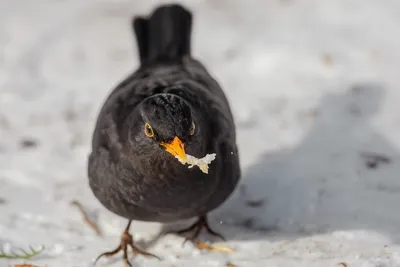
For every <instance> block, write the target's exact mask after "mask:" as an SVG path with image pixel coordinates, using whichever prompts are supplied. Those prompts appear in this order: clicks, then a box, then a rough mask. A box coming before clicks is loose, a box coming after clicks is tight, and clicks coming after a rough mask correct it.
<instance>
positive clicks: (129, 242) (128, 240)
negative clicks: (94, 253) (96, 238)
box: [94, 224, 161, 267]
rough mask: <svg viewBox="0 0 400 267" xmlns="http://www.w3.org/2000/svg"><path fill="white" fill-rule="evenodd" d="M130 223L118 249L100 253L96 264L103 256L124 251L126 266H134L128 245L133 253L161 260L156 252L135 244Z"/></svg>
mask: <svg viewBox="0 0 400 267" xmlns="http://www.w3.org/2000/svg"><path fill="white" fill-rule="evenodd" d="M129 225H130V224H128V227H127V229H126V230H125V231H124V232H123V233H122V237H121V243H120V244H119V246H118V247H117V248H116V249H114V250H112V251H109V252H104V253H102V254H100V255H99V256H98V257H97V258H96V260H95V262H94V264H96V262H97V261H98V260H99V259H100V258H101V257H103V256H105V257H111V256H113V255H115V254H117V253H118V252H120V251H123V261H124V265H125V266H126V267H128V266H129V267H132V264H131V263H130V262H129V260H128V247H131V249H132V251H133V253H135V254H141V255H143V256H146V257H153V258H156V259H159V260H161V259H160V258H159V257H158V256H156V255H154V254H151V253H149V252H147V251H145V250H142V249H140V248H138V247H137V246H136V245H135V244H134V242H133V238H132V235H131V234H130V233H129Z"/></svg>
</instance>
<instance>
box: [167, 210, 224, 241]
mask: <svg viewBox="0 0 400 267" xmlns="http://www.w3.org/2000/svg"><path fill="white" fill-rule="evenodd" d="M203 229H205V230H206V231H207V233H209V234H210V235H213V236H216V237H218V238H220V239H222V240H223V241H226V239H225V238H224V237H223V236H222V235H221V234H219V233H217V232H215V231H214V230H212V229H211V227H210V225H209V224H208V222H207V217H206V216H202V217H199V219H198V220H197V221H196V222H195V223H194V224H192V225H191V226H189V227H188V228H185V229H182V230H179V231H170V232H167V233H166V234H178V235H182V234H185V233H189V232H193V234H192V235H191V236H190V237H187V238H185V240H184V241H183V243H182V246H184V245H185V244H186V242H188V241H190V242H192V243H194V244H196V239H198V237H199V235H200V232H201V230H203ZM197 243H202V244H205V243H203V242H200V241H199V242H197ZM196 246H197V245H196ZM197 247H198V246H197ZM198 248H199V247H198ZM205 248H206V247H205V246H202V249H205Z"/></svg>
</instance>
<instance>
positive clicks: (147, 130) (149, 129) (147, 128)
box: [144, 123, 154, 137]
mask: <svg viewBox="0 0 400 267" xmlns="http://www.w3.org/2000/svg"><path fill="white" fill-rule="evenodd" d="M144 133H145V134H146V135H147V137H153V136H154V131H153V128H152V127H151V126H150V124H148V123H146V124H145V125H144Z"/></svg>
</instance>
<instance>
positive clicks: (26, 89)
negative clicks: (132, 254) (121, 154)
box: [0, 0, 400, 267]
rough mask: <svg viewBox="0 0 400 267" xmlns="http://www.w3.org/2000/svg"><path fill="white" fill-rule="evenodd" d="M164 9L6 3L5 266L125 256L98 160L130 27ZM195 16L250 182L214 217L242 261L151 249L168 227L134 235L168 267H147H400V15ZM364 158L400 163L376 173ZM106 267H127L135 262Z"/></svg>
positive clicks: (383, 8) (1, 196)
mask: <svg viewBox="0 0 400 267" xmlns="http://www.w3.org/2000/svg"><path fill="white" fill-rule="evenodd" d="M161 2H164V3H165V2H166V1H133V0H101V1H98V0H96V1H95V0H86V1H80V0H69V1H55V0H36V1H30V0H18V1H7V0H2V1H0V22H1V26H0V51H1V53H0V137H1V138H0V248H2V249H3V250H4V251H6V252H7V251H10V249H12V250H17V249H18V248H20V247H22V248H28V247H29V246H34V247H36V248H40V246H41V245H44V246H45V248H46V249H45V251H44V252H42V253H41V254H40V255H39V256H36V257H35V258H33V259H31V260H28V261H26V262H28V263H32V264H35V265H38V266H46V265H47V266H49V267H50V266H51V267H57V266H60V267H61V266H62V267H67V266H68V267H84V266H92V262H93V259H94V258H95V257H96V256H97V255H98V254H100V253H101V252H104V251H105V250H108V249H112V248H114V247H115V246H117V244H118V242H119V238H120V235H121V232H122V230H123V229H124V227H125V225H126V223H127V222H126V220H124V219H123V218H120V217H118V216H116V215H113V214H112V213H110V212H108V211H107V210H106V209H105V208H103V207H102V206H101V205H100V203H99V202H98V201H97V200H96V199H95V198H94V196H93V195H92V193H91V191H90V189H89V187H88V181H87V176H86V163H87V155H88V152H89V145H90V139H91V134H92V130H93V126H94V120H95V118H96V116H97V113H98V111H99V109H100V107H101V105H102V103H103V101H104V99H105V97H106V96H107V94H108V93H109V92H110V90H111V89H112V88H113V86H115V85H116V84H117V83H118V82H119V81H120V80H121V79H122V78H123V77H125V76H126V75H127V74H128V73H129V72H130V71H131V70H133V69H134V68H136V67H137V55H136V50H135V49H136V47H135V43H134V39H133V37H132V32H131V29H130V18H131V16H132V15H134V14H146V13H147V12H149V11H150V10H151V9H152V8H154V7H155V6H156V5H157V4H159V3H161ZM184 3H185V4H186V5H187V6H188V7H190V8H191V9H192V10H193V11H194V12H195V24H194V36H193V38H194V39H193V50H194V55H195V56H196V57H198V58H199V59H200V60H202V61H203V62H204V63H205V64H206V65H207V67H208V68H209V70H210V71H211V72H212V73H213V74H214V75H215V76H216V77H217V79H218V80H219V81H220V82H221V84H222V86H223V87H224V89H225V91H226V93H227V96H228V98H229V100H230V102H231V105H232V109H233V112H234V115H235V119H236V122H237V127H238V143H239V148H240V156H241V163H242V168H243V178H242V180H241V185H240V186H239V187H238V189H237V190H236V191H235V193H234V194H233V196H232V197H231V198H230V199H229V200H228V201H227V202H226V203H225V204H224V205H223V206H222V207H220V208H219V209H217V210H216V211H215V212H213V213H212V216H211V221H212V225H213V226H214V228H216V230H218V231H220V232H222V233H223V234H224V235H225V236H226V237H227V239H228V241H227V242H226V245H228V246H230V247H233V248H234V249H235V250H236V252H234V253H230V254H224V253H216V252H203V251H198V250H196V249H195V248H193V246H192V245H191V244H190V243H187V244H186V245H185V246H184V247H182V246H181V244H182V241H183V239H182V238H181V237H177V236H173V235H168V236H165V237H162V238H160V239H158V240H153V239H155V238H156V237H157V234H158V233H159V231H160V230H161V229H162V228H163V226H162V225H160V224H158V223H143V222H134V224H133V225H132V228H131V230H132V231H131V233H132V234H133V235H134V238H135V240H138V241H140V242H139V244H143V242H144V243H150V244H151V245H152V246H151V247H150V248H149V251H150V252H153V253H155V254H157V255H159V256H161V257H162V258H163V260H162V261H158V260H156V259H147V258H144V257H142V256H138V257H136V258H132V260H131V262H132V263H133V264H134V266H155V267H164V266H165V267H167V266H168V267H171V266H176V267H178V266H191V267H202V266H204V267H205V266H207V267H212V266H216V267H217V266H218V267H219V266H226V264H227V263H233V264H235V265H236V266H238V267H254V266H269V267H274V266H279V267H281V266H288V267H292V266H293V267H300V266H307V267H311V266H323V267H327V266H339V263H340V262H343V263H346V264H347V266H349V267H352V266H357V267H390V266H400V246H399V242H400V231H399V230H400V212H399V211H400V209H399V206H398V205H399V204H398V203H400V179H399V178H398V177H399V173H400V156H399V155H400V154H399V149H400V139H399V132H400V105H399V104H398V99H399V98H400V90H399V86H400V82H399V78H398V66H400V50H399V47H400V38H399V37H398V25H400V16H399V14H400V2H398V1H396V0H387V1H375V0H335V1H332V0H269V1H264V0H249V1H232V0H219V1H204V0H202V1H200V0H190V1H189V0H187V1H184ZM362 153H378V154H383V155H385V156H387V157H388V158H389V159H390V160H389V162H386V163H385V162H382V163H379V164H378V165H377V166H376V168H368V167H367V165H366V158H365V157H364V156H363V154H362ZM72 200H78V201H80V202H81V203H82V204H83V205H84V207H85V210H87V211H88V212H89V213H90V215H91V216H92V217H94V218H96V221H97V222H98V223H99V225H100V228H101V230H102V231H103V232H104V236H103V237H98V236H96V234H95V232H94V231H93V230H92V229H91V228H89V226H88V225H86V224H85V223H84V222H83V220H82V217H81V214H80V213H79V212H78V209H77V208H76V207H75V206H72V205H71V201H72ZM182 223H186V222H182ZM174 227H175V226H174ZM204 237H205V238H206V237H207V236H204ZM152 240H153V241H154V242H153V241H152ZM219 243H220V242H219ZM221 244H224V243H221ZM22 262H23V261H22V260H9V261H8V260H4V259H0V266H1V267H3V266H8V265H11V264H18V263H22ZM97 266H122V261H121V255H119V256H116V257H114V258H111V259H109V260H106V259H102V260H100V261H99V262H98V263H97Z"/></svg>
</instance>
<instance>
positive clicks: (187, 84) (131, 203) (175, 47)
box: [88, 5, 240, 222]
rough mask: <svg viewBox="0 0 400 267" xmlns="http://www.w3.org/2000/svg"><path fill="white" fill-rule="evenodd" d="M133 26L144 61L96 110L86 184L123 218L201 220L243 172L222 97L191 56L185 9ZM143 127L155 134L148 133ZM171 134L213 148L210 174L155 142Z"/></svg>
mask: <svg viewBox="0 0 400 267" xmlns="http://www.w3.org/2000/svg"><path fill="white" fill-rule="evenodd" d="M132 25H133V29H134V32H135V35H136V40H137V46H138V52H139V58H140V63H141V64H140V67H139V68H138V69H137V70H135V71H134V72H133V73H132V74H131V75H130V76H129V77H127V78H126V79H124V80H123V81H122V82H121V83H120V84H119V85H118V86H117V87H116V88H115V89H114V90H113V91H112V92H111V94H110V95H109V97H108V98H107V100H106V101H105V103H104V105H103V107H102V109H101V111H100V114H99V116H98V120H97V123H96V127H95V130H94V133H93V140H92V152H91V154H90V156H89V163H88V176H89V183H90V187H91V189H92V191H93V193H94V195H95V196H96V197H97V199H98V200H99V201H100V202H101V203H102V204H103V205H104V206H105V207H106V208H107V209H109V210H110V211H112V212H114V213H115V214H118V215H120V216H122V217H125V218H127V219H128V220H141V221H157V222H172V221H176V220H180V219H187V218H191V217H202V216H203V217H204V216H206V214H207V213H208V212H210V211H211V210H213V209H215V208H217V207H218V206H220V205H221V204H222V203H223V202H224V201H225V200H226V199H227V198H228V197H229V195H230V194H231V193H232V192H233V190H234V189H235V187H236V185H237V183H238V180H239V177H240V167H239V156H238V149H237V146H236V133H235V124H234V119H233V117H232V113H231V110H230V106H229V104H228V101H227V98H226V97H225V95H224V92H223V91H222V89H221V88H220V86H219V84H218V83H217V82H216V80H215V79H214V78H213V77H212V76H211V75H210V74H209V72H208V71H207V70H206V68H205V67H204V66H203V65H202V64H201V63H200V62H199V61H198V60H196V59H194V58H193V57H192V56H191V47H190V46H191V29H192V14H191V13H190V12H189V11H187V10H186V9H185V8H183V7H182V6H179V5H165V6H161V7H159V8H157V9H156V10H155V11H154V12H153V14H152V15H151V16H150V17H149V18H142V17H140V18H135V19H134V20H133V23H132ZM146 124H148V125H150V126H151V127H150V128H151V132H152V133H153V134H154V136H152V137H148V136H146V131H145V127H146ZM193 127H194V128H193ZM148 131H149V132H148V134H150V130H148ZM174 137H178V138H179V140H181V141H182V143H183V144H184V149H185V151H186V153H187V154H190V155H193V156H196V157H203V156H205V155H206V154H210V153H216V159H215V160H214V161H213V162H212V163H211V164H210V169H209V173H208V174H205V173H203V172H201V171H200V170H199V168H196V167H194V168H190V169H189V168H188V166H187V165H183V164H181V163H180V162H179V161H178V160H177V159H176V158H174V156H173V155H172V154H170V153H169V152H167V151H166V149H165V148H164V147H163V146H162V145H160V144H161V143H163V142H164V143H167V142H171V141H172V140H173V139H174Z"/></svg>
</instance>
